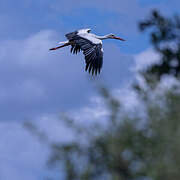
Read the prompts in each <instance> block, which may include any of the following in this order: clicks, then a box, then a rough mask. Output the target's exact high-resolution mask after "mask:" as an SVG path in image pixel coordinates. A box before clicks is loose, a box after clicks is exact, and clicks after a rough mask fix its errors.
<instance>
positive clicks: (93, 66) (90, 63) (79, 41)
mask: <svg viewBox="0 0 180 180" xmlns="http://www.w3.org/2000/svg"><path fill="white" fill-rule="evenodd" d="M74 42H75V44H76V45H79V46H80V48H81V50H82V51H83V54H84V55H85V61H86V68H85V70H86V71H89V73H92V75H93V74H94V73H95V74H96V75H97V73H100V70H101V68H102V65H103V52H102V44H94V43H92V42H91V41H89V40H88V39H85V38H82V37H80V36H78V35H76V36H75V37H74Z"/></svg>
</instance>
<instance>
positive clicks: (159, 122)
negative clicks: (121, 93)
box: [49, 90, 180, 180]
mask: <svg viewBox="0 0 180 180" xmlns="http://www.w3.org/2000/svg"><path fill="white" fill-rule="evenodd" d="M103 91H104V90H103ZM104 98H105V99H106V101H107V105H108V107H113V108H112V109H116V108H117V107H118V103H115V104H116V105H114V102H113V98H112V97H110V96H109V95H108V99H107V96H104ZM154 99H156V101H154ZM143 103H144V106H145V107H146V110H147V113H146V117H144V118H139V117H138V116H136V115H135V116H133V117H129V116H128V115H126V114H125V113H124V114H123V116H122V113H123V112H122V111H121V108H120V109H119V108H118V109H119V110H118V112H117V110H115V111H112V110H110V112H111V113H112V115H111V116H110V119H109V122H110V124H109V125H108V126H107V127H103V126H102V127H101V128H98V129H93V128H91V129H86V128H85V127H84V131H83V132H81V133H82V139H83V134H85V133H86V132H88V131H89V130H91V131H92V132H93V133H92V134H91V135H90V134H88V139H86V141H85V143H82V141H81V139H79V138H78V139H77V140H75V141H74V142H73V143H72V142H71V143H69V144H64V145H63V144H55V145H53V146H52V156H51V158H50V161H49V163H50V164H51V165H55V166H57V164H58V163H57V162H59V166H61V165H64V167H65V172H66V179H68V180H73V179H87V180H88V179H108V180H109V179H112V180H116V179H117V180H121V179H122V180H129V179H141V178H142V179H143V178H144V179H145V177H149V178H151V179H153V180H162V179H163V180H172V179H173V180H176V179H177V180H178V179H180V156H179V153H180V141H179V138H180V122H179V120H180V112H179V108H178V107H180V94H179V93H178V92H176V91H175V90H172V91H167V92H166V93H165V94H163V95H157V96H155V97H154V98H147V99H146V101H144V102H143ZM114 112H116V114H117V115H116V118H114V119H113V122H112V117H114V115H113V114H114ZM119 113H120V114H121V118H119V116H118V114H119ZM114 123H115V124H116V125H113V124H114ZM79 126H82V125H79ZM72 127H73V126H72ZM96 131H98V132H96ZM93 134H96V135H93ZM97 134H98V135H97Z"/></svg>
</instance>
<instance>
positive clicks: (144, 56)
mask: <svg viewBox="0 0 180 180" xmlns="http://www.w3.org/2000/svg"><path fill="white" fill-rule="evenodd" d="M134 59H135V63H136V65H135V68H134V70H135V71H138V70H142V69H144V68H147V67H148V66H150V65H152V64H154V63H155V64H157V63H159V60H160V55H159V54H158V53H157V52H155V51H154V50H153V49H151V48H150V49H147V50H145V51H143V52H141V53H139V54H137V55H135V56H134Z"/></svg>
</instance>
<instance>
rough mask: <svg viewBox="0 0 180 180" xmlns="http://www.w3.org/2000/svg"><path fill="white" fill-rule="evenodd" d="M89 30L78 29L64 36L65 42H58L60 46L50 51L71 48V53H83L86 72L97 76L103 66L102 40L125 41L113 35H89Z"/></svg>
mask: <svg viewBox="0 0 180 180" xmlns="http://www.w3.org/2000/svg"><path fill="white" fill-rule="evenodd" d="M90 32H91V29H80V30H78V31H75V32H71V33H68V34H66V35H65V36H66V38H67V39H68V40H67V41H64V42H59V44H62V45H60V46H58V47H55V48H51V49H50V50H57V49H59V48H62V47H66V46H71V53H73V54H77V53H78V52H80V51H83V54H84V56H85V62H86V68H85V70H86V71H89V73H92V75H93V74H95V75H97V73H100V70H101V68H102V65H103V48H102V40H104V39H117V40H121V41H125V40H124V39H122V38H120V37H116V36H115V35H114V34H108V35H105V36H97V35H95V34H92V33H90Z"/></svg>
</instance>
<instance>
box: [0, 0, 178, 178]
mask: <svg viewBox="0 0 180 180" xmlns="http://www.w3.org/2000/svg"><path fill="white" fill-rule="evenodd" d="M179 6H180V2H179V0H172V1H169V0H149V1H146V0H126V1H125V0H124V1H123V0H111V1H109V0H98V1H97V0H96V1H95V0H91V1H85V0H76V1H74V0H59V1H58V0H36V1H35V0H16V1H14V0H1V2H0V22H1V26H0V84H1V86H0V142H1V143H0V179H2V180H9V179H12V177H13V179H14V180H24V179H26V180H40V179H43V178H44V177H45V176H46V175H47V171H46V169H45V167H44V162H45V160H46V157H47V153H48V150H47V149H46V148H45V147H43V145H40V144H39V143H38V141H37V140H36V138H34V137H32V136H31V135H30V134H29V133H28V132H26V130H25V129H24V128H23V127H22V123H23V122H24V121H27V120H28V121H33V122H36V123H38V124H39V125H40V127H42V129H45V130H47V131H50V134H51V136H52V137H53V138H57V137H59V136H60V137H61V138H63V134H65V132H64V130H63V129H61V130H60V132H59V129H57V126H58V125H57V124H56V123H54V121H56V119H57V114H59V112H62V111H63V112H64V111H69V112H71V111H72V112H76V114H78V113H81V114H82V117H83V118H87V117H88V116H87V114H89V115H93V116H94V117H95V118H98V117H99V116H105V115H106V112H105V111H104V110H103V109H102V108H101V107H100V105H99V103H98V102H97V99H96V98H94V97H97V96H98V94H97V92H96V90H95V88H94V86H95V83H94V82H97V81H98V82H99V81H100V82H101V83H104V84H105V85H106V86H107V87H109V88H110V89H111V90H112V91H113V90H119V92H121V93H123V95H124V94H125V95H126V96H128V95H129V93H127V92H125V91H124V89H125V87H127V86H128V83H129V81H131V80H132V79H133V78H134V76H135V75H134V72H133V71H132V70H133V69H134V67H137V68H140V67H141V66H144V64H146V63H145V62H144V61H143V59H146V60H147V62H148V63H149V61H148V57H149V56H151V57H154V58H156V55H155V54H153V51H152V50H151V47H150V44H149V41H148V38H147V35H146V34H141V33H139V31H138V28H137V23H138V22H139V21H140V20H143V19H144V18H145V17H147V16H148V14H149V12H150V10H151V9H153V8H156V9H160V10H161V12H162V13H164V14H166V15H172V14H176V13H178V10H179ZM80 28H91V29H92V32H94V33H96V34H99V35H104V34H108V33H114V34H116V35H118V36H120V37H122V38H124V39H126V40H127V41H126V42H115V41H113V40H106V41H105V42H104V52H105V53H104V64H103V69H102V73H101V75H100V76H98V77H96V78H91V77H90V76H89V75H88V74H87V73H86V72H85V71H84V66H85V63H84V59H83V55H82V54H79V55H72V54H70V53H69V48H65V49H61V50H59V51H56V52H49V51H48V49H49V48H51V47H53V46H54V45H56V43H57V42H58V41H63V40H65V37H64V34H65V33H67V32H71V31H74V30H76V29H80ZM121 93H120V94H121ZM130 94H131V93H130ZM121 96H122V94H121ZM94 99H96V100H94ZM125 99H126V98H125ZM134 103H135V102H134V95H133V93H132V94H131V97H130V98H129V104H134ZM83 113H84V114H86V116H84V115H83ZM37 157H38V158H37Z"/></svg>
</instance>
